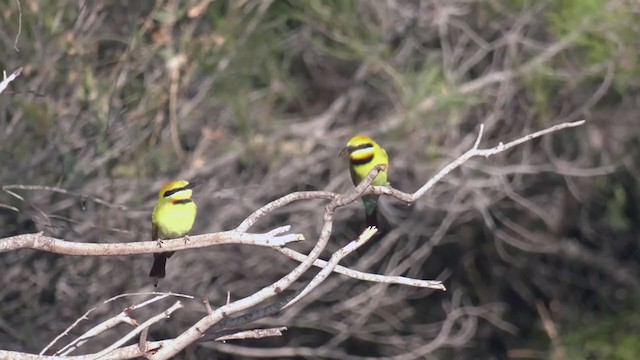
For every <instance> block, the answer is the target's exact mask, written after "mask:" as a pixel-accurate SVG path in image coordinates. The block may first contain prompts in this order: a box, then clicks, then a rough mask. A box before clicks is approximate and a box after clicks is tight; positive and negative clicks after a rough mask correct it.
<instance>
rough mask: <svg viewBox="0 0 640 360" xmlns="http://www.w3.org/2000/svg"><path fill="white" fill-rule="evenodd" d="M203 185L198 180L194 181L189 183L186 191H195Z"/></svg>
mask: <svg viewBox="0 0 640 360" xmlns="http://www.w3.org/2000/svg"><path fill="white" fill-rule="evenodd" d="M200 185H202V181H198V180H194V181H189V183H188V184H187V186H185V187H184V188H185V189H193V188H195V187H196V186H200Z"/></svg>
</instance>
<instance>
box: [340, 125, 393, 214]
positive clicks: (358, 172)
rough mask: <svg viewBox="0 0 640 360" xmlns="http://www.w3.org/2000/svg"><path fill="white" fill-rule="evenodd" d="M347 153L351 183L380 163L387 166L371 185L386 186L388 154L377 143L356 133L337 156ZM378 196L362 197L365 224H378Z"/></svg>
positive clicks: (360, 179) (359, 179)
mask: <svg viewBox="0 0 640 360" xmlns="http://www.w3.org/2000/svg"><path fill="white" fill-rule="evenodd" d="M345 154H346V155H348V157H349V158H348V160H349V172H350V173H351V180H352V181H353V185H355V186H357V185H358V184H359V183H360V182H361V181H362V180H364V178H366V177H367V175H369V173H370V172H371V170H373V168H374V167H376V166H377V165H380V164H384V165H386V166H387V168H386V169H383V170H381V171H380V172H379V173H378V175H377V176H376V177H375V179H373V182H371V185H374V186H386V185H388V184H389V182H388V180H387V171H388V168H389V156H388V155H387V152H386V151H385V150H384V148H382V147H381V146H380V145H378V143H376V142H375V141H373V139H371V138H370V137H368V136H364V135H357V136H354V137H352V138H351V140H349V142H348V143H347V145H346V146H345V147H344V148H343V149H342V150H341V151H340V154H339V156H343V155H345ZM378 197H379V195H365V196H363V197H362V202H363V203H364V210H365V221H366V223H367V226H377V225H378Z"/></svg>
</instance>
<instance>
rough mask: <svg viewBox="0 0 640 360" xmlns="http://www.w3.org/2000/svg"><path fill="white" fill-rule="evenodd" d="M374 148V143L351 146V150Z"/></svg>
mask: <svg viewBox="0 0 640 360" xmlns="http://www.w3.org/2000/svg"><path fill="white" fill-rule="evenodd" d="M370 148H373V144H360V145H358V146H353V147H351V152H354V151H357V150H362V149H370Z"/></svg>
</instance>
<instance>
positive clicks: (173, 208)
mask: <svg viewBox="0 0 640 360" xmlns="http://www.w3.org/2000/svg"><path fill="white" fill-rule="evenodd" d="M195 185H196V184H195V183H190V182H188V181H187V180H177V181H172V182H170V183H168V184H166V185H165V186H164V187H162V189H161V190H160V194H159V199H158V202H157V203H156V206H155V207H154V209H153V214H152V216H151V224H152V225H151V239H152V240H156V241H158V246H160V247H161V246H162V240H167V239H176V238H180V237H183V236H186V235H188V234H189V231H191V228H192V227H193V223H194V221H195V219H196V214H197V212H198V208H197V206H196V203H195V202H193V199H191V196H192V194H193V190H192V189H193V187H194V186H195ZM171 255H173V251H170V252H161V253H156V254H153V265H152V266H151V272H149V277H152V278H154V280H153V285H154V286H158V281H159V280H160V279H161V278H164V277H165V266H166V263H167V259H168V258H170V257H171Z"/></svg>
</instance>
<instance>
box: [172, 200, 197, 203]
mask: <svg viewBox="0 0 640 360" xmlns="http://www.w3.org/2000/svg"><path fill="white" fill-rule="evenodd" d="M192 202H193V200H191V199H178V200H173V201H171V203H173V204H189V203H192Z"/></svg>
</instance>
